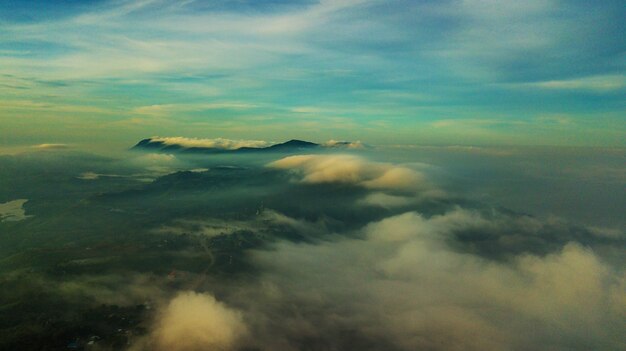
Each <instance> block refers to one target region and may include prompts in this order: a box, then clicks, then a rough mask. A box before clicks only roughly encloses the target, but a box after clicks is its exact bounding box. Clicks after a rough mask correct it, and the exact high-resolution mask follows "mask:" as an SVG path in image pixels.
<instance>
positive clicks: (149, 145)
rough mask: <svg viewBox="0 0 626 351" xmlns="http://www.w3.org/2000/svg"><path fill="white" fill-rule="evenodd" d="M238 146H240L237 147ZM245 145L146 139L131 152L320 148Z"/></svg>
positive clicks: (296, 142)
mask: <svg viewBox="0 0 626 351" xmlns="http://www.w3.org/2000/svg"><path fill="white" fill-rule="evenodd" d="M189 140H192V142H188V141H189ZM186 141H187V142H186ZM240 144H241V146H239V145H240ZM247 144H253V143H246V142H237V141H232V140H226V139H181V140H179V139H176V140H175V141H172V140H171V139H170V138H147V139H143V140H141V141H140V142H138V143H137V144H136V145H135V146H133V147H132V148H131V150H138V151H153V152H154V151H156V152H170V153H171V152H179V153H195V154H224V153H254V152H280V153H290V152H299V151H302V150H311V149H315V148H319V147H321V146H322V145H320V144H316V143H312V142H309V141H304V140H297V139H292V140H289V141H286V142H284V143H279V144H273V145H269V146H246V145H247ZM257 144H258V143H257Z"/></svg>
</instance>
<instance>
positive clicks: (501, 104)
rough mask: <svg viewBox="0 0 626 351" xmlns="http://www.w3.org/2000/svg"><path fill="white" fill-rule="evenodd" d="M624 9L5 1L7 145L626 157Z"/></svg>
mask: <svg viewBox="0 0 626 351" xmlns="http://www.w3.org/2000/svg"><path fill="white" fill-rule="evenodd" d="M625 17H626V9H625V7H624V6H623V2H621V1H613V0H607V1H602V2H589V1H554V0H541V1H539V0H528V1H510V0H506V1H488V0H466V1H447V0H445V1H430V0H419V1H417V0H413V1H387V0H385V1H382V0H337V1H324V0H322V1H311V0H305V1H299V0H294V1H287V0H264V1H253V0H237V1H193V0H189V1H176V2H172V1H161V0H144V1H123V0H114V1H108V0H107V1H100V0H89V1H77V0H70V1H56V0H55V1H51V0H24V1H13V0H7V1H2V2H1V3H0V124H1V125H2V128H0V147H4V148H10V147H15V146H23V145H33V144H42V143H47V144H54V143H59V144H75V145H83V146H86V147H89V148H92V149H96V148H111V147H112V148H125V147H128V146H130V145H132V144H134V143H135V142H136V141H138V140H139V139H141V138H144V137H151V136H185V137H206V138H218V137H223V138H231V139H254V140H268V141H284V140H288V139H292V138H299V139H305V140H312V141H317V142H322V141H326V140H329V139H335V140H362V141H364V142H368V143H371V144H378V145H393V144H413V145H415V144H416V145H491V146H494V145H496V146H498V145H552V146H600V147H623V146H625V145H626V143H625V141H624V140H625V139H624V135H625V132H626V130H625V128H624V125H625V124H624V115H625V103H624V102H625V100H624V93H625V92H626V74H625V70H624V68H625V67H626V60H625V58H626V55H625V49H626V35H625V29H624V21H623V19H624V18H625Z"/></svg>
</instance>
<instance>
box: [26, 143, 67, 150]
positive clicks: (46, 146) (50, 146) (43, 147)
mask: <svg viewBox="0 0 626 351" xmlns="http://www.w3.org/2000/svg"><path fill="white" fill-rule="evenodd" d="M33 148H35V149H39V150H63V149H69V148H70V146H69V145H68V144H39V145H33Z"/></svg>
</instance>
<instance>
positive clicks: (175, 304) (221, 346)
mask: <svg viewBox="0 0 626 351" xmlns="http://www.w3.org/2000/svg"><path fill="white" fill-rule="evenodd" d="M246 330H247V328H246V325H245V323H244V320H243V316H242V314H241V313H240V312H239V311H237V310H234V309H231V308H229V307H228V306H226V305H225V304H223V303H221V302H219V301H217V300H216V299H215V298H214V297H213V296H212V295H209V294H201V293H195V292H191V291H189V292H181V293H179V294H178V295H177V296H176V297H174V298H173V299H172V300H171V301H170V302H169V304H168V305H167V306H166V307H165V309H164V310H163V311H162V313H161V315H160V316H159V317H158V320H157V322H156V327H155V329H154V331H153V332H152V334H151V335H150V339H149V341H147V342H146V343H147V346H148V347H146V348H145V349H146V350H148V349H149V350H171V351H200V350H215V351H227V350H234V349H235V345H236V344H237V343H238V341H239V340H240V339H241V338H242V337H243V336H244V335H245V334H246ZM144 342H145V341H144ZM135 349H143V348H142V346H141V345H138V346H135Z"/></svg>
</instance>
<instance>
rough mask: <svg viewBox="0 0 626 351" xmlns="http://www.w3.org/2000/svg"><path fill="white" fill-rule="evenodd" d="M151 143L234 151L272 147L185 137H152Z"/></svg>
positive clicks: (229, 140) (261, 143) (256, 143)
mask: <svg viewBox="0 0 626 351" xmlns="http://www.w3.org/2000/svg"><path fill="white" fill-rule="evenodd" d="M151 139H152V141H160V142H163V143H164V144H166V145H180V146H182V147H186V148H190V147H206V148H216V149H225V150H235V149H239V148H242V147H267V146H270V145H272V143H269V142H267V141H263V140H232V139H223V138H216V139H198V138H185V137H152V138H151Z"/></svg>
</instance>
